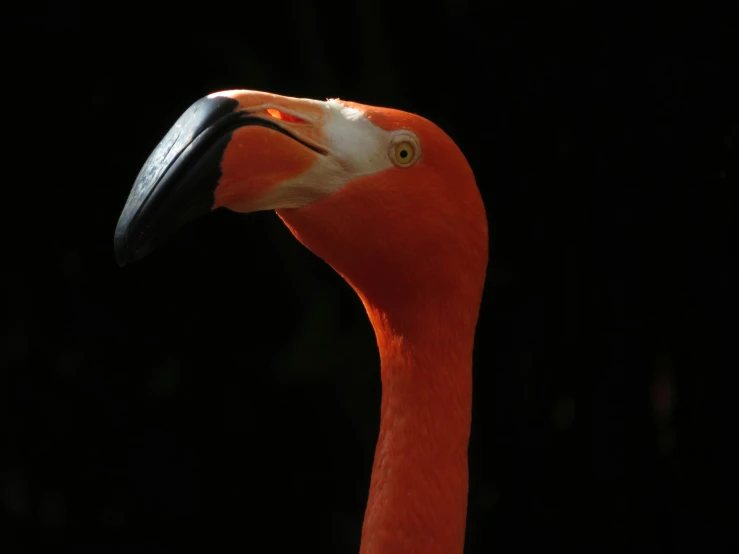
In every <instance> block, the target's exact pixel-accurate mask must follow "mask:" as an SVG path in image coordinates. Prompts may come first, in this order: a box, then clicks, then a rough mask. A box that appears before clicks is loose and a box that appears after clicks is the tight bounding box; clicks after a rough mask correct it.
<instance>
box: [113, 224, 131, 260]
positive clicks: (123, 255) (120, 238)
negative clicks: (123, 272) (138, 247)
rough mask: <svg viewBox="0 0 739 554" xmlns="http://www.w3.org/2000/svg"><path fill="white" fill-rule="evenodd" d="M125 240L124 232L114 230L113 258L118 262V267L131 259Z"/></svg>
mask: <svg viewBox="0 0 739 554" xmlns="http://www.w3.org/2000/svg"><path fill="white" fill-rule="evenodd" d="M127 242H128V241H126V237H125V234H123V233H119V232H116V234H115V238H114V239H113V248H114V249H115V260H116V262H118V267H123V266H125V265H126V264H127V263H128V262H130V261H131V252H130V251H129V248H128V244H127Z"/></svg>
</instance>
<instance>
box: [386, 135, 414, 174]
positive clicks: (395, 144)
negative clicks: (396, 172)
mask: <svg viewBox="0 0 739 554" xmlns="http://www.w3.org/2000/svg"><path fill="white" fill-rule="evenodd" d="M388 156H389V157H390V161H391V162H393V165H395V166H396V167H401V168H404V167H410V166H412V165H413V164H414V163H416V162H417V161H418V158H420V157H421V146H420V144H418V139H417V138H416V137H415V136H413V135H412V134H411V133H408V132H401V133H398V134H397V135H396V136H395V137H393V140H392V142H391V143H390V148H389V150H388Z"/></svg>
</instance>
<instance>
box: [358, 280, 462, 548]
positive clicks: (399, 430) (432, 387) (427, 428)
mask: <svg viewBox="0 0 739 554" xmlns="http://www.w3.org/2000/svg"><path fill="white" fill-rule="evenodd" d="M360 296H361V295H360ZM363 301H364V303H365V306H366V307H367V312H368V314H369V316H370V319H371V321H372V325H373V326H374V328H375V332H376V334H377V341H378V346H379V349H380V357H381V362H382V370H381V371H382V406H381V421H380V435H379V439H378V442H377V449H376V452H375V460H374V467H373V471H372V480H371V485H370V494H369V502H368V504H367V511H366V513H365V517H364V526H363V529H362V545H361V548H360V554H462V551H463V549H464V533H465V519H466V511H467V475H468V473H467V447H468V442H469V434H470V421H471V409H472V345H473V340H474V326H475V322H474V321H471V322H470V321H469V320H467V321H465V319H466V318H463V317H460V318H454V316H453V315H452V314H444V315H447V316H448V317H445V318H438V317H437V319H436V321H442V322H443V323H441V324H439V325H434V324H432V323H431V322H432V321H433V319H430V318H429V317H428V316H429V315H430V314H418V313H416V314H414V316H413V317H411V318H410V319H409V318H408V317H407V314H405V315H406V317H404V318H403V317H400V318H396V317H394V315H393V314H388V313H387V312H383V311H382V310H381V309H378V308H376V307H374V306H372V305H371V304H369V302H368V301H367V300H366V299H365V298H363ZM455 319H458V320H455ZM467 319H468V318H467ZM475 319H476V318H475ZM470 324H471V325H470Z"/></svg>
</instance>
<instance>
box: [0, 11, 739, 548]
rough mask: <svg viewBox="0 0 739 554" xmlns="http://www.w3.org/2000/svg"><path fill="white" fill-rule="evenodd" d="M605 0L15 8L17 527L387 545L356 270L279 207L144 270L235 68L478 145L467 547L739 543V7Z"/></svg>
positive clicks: (9, 93)
mask: <svg viewBox="0 0 739 554" xmlns="http://www.w3.org/2000/svg"><path fill="white" fill-rule="evenodd" d="M727 5H728V3H727ZM598 6H599V7H598V8H597V9H594V8H593V5H591V4H589V3H584V2H577V1H569V2H566V1H560V2H549V3H546V5H545V3H533V2H506V1H498V2H489V3H482V2H472V1H459V0H454V1H452V0H448V1H446V2H441V1H437V2H426V3H424V2H402V1H397V0H396V1H394V2H390V1H387V0H378V1H374V0H364V1H358V2H345V3H340V4H331V3H327V2H326V3H318V2H308V1H306V2H301V1H299V0H294V1H292V2H289V1H288V2H279V1H274V2H268V3H250V2H249V1H247V0H245V1H244V2H242V3H238V4H237V3H232V4H228V3H224V2H220V1H217V0H213V1H211V2H207V3H201V4H199V5H192V6H188V5H187V3H186V2H181V3H178V4H172V5H164V4H156V3H148V4H141V5H138V4H131V3H115V4H112V3H95V4H93V3H90V4H87V3H82V2H79V1H64V2H54V3H47V4H44V3H24V4H22V5H15V4H11V5H8V6H6V7H4V8H3V11H4V16H3V18H2V25H3V41H4V43H5V46H4V55H3V58H4V60H5V61H4V62H3V64H4V75H5V77H4V79H3V82H4V86H3V89H4V90H3V96H4V97H5V101H4V108H3V109H4V112H5V114H4V115H5V117H4V120H5V121H4V131H5V132H4V143H5V146H4V147H3V162H2V164H3V168H4V170H5V174H4V178H3V185H2V186H3V191H2V207H3V217H2V226H3V231H2V237H3V239H2V240H3V262H2V273H0V276H1V277H0V278H1V279H2V283H3V286H2V290H3V293H4V294H3V297H4V306H3V309H2V316H1V317H2V335H1V336H0V340H1V341H2V342H1V343H0V344H1V346H0V363H1V364H2V374H1V375H2V380H3V383H4V385H3V400H2V424H1V425H2V427H0V428H1V429H2V430H3V433H4V435H3V437H4V438H3V443H2V444H3V446H2V455H1V456H0V470H1V473H0V493H1V495H0V500H2V504H1V508H2V511H1V512H0V513H1V514H2V520H3V527H4V528H5V529H6V530H7V531H3V532H2V534H0V550H2V552H3V553H8V554H11V553H13V554H14V553H16V552H85V553H86V552H90V553H92V552H94V553H100V552H105V553H108V552H115V553H128V552H131V553H133V552H136V553H149V552H152V553H154V552H156V553H168V552H181V551H183V549H185V548H190V547H194V548H198V549H199V550H205V549H208V551H210V550H211V549H212V550H224V549H228V550H231V549H233V550H234V551H236V550H238V551H246V552H251V551H254V552H267V551H270V552H287V553H301V552H306V553H308V552H321V553H332V552H337V553H347V552H356V551H357V549H358V546H359V536H360V530H361V522H362V516H363V511H364V505H365V502H366V495H367V488H368V483H369V474H370V469H371V463H372V456H373V452H374V442H375V438H376V434H377V427H378V424H379V412H378V406H379V398H380V383H379V372H378V356H377V353H376V347H375V343H374V337H373V334H372V330H371V327H370V325H369V323H368V322H367V320H366V316H365V314H364V313H363V309H362V306H361V304H360V302H359V300H358V299H357V298H355V296H354V294H353V292H352V291H351V290H350V288H349V287H348V286H347V285H346V284H345V283H343V281H342V280H341V279H340V278H339V277H338V276H337V275H335V274H334V273H333V272H332V270H331V269H330V268H329V267H327V266H326V265H325V264H324V263H323V262H321V261H320V260H319V259H317V258H316V257H314V256H313V255H312V254H311V253H310V252H308V251H307V250H305V249H304V248H303V247H302V246H301V245H300V244H298V243H297V242H296V241H295V240H294V239H293V238H292V236H290V234H289V232H288V231H287V230H286V229H285V228H284V227H283V226H282V224H281V222H280V221H279V220H278V219H277V217H276V216H275V215H274V214H272V213H259V214H252V215H249V216H239V215H236V214H233V213H228V212H217V213H215V214H213V215H212V216H209V217H208V218H204V219H202V220H199V221H197V222H194V223H193V224H191V225H189V226H187V227H186V228H185V229H183V230H182V232H181V233H180V234H179V236H178V237H177V238H176V239H175V240H173V241H172V242H170V243H169V244H168V245H167V246H166V247H164V248H162V249H161V250H159V251H157V252H155V253H154V254H153V255H152V256H151V257H150V258H147V259H146V260H145V261H144V262H142V263H139V264H134V265H131V266H127V267H125V268H124V269H120V268H118V267H117V265H116V263H115V258H114V254H113V247H112V246H113V242H112V239H113V230H114V228H115V225H116V222H117V219H118V216H119V214H120V211H121V209H122V207H123V204H124V202H125V199H126V197H127V195H128V192H129V190H130V187H131V185H132V184H133V180H134V178H135V176H136V174H137V172H138V169H139V168H140V166H141V164H142V163H143V162H144V160H145V159H146V157H147V155H148V154H149V152H150V151H151V150H152V149H153V148H154V146H155V145H156V144H157V143H158V141H159V140H160V138H161V137H162V136H163V135H164V133H165V132H166V131H167V130H168V129H169V127H170V126H171V125H172V123H173V122H174V121H175V120H176V118H177V117H178V116H179V114H180V113H181V112H182V111H184V110H185V109H186V108H187V107H188V106H189V105H190V104H191V103H192V102H193V101H195V100H196V99H198V98H200V97H201V96H204V95H205V94H208V93H209V92H212V91H216V90H223V89H230V88H249V89H256V90H266V91H270V92H275V93H278V94H285V95H289V96H304V97H312V98H319V99H323V98H327V97H340V98H343V99H347V100H355V101H358V102H362V103H365V104H374V105H381V106H392V107H396V108H400V109H404V110H407V111H412V112H416V113H420V114H422V115H424V116H426V117H428V118H429V119H431V120H433V121H435V122H436V123H437V124H439V125H440V126H441V127H442V128H444V129H445V130H446V131H447V132H448V133H449V134H450V135H451V136H452V138H453V139H454V140H455V141H456V142H457V143H458V144H459V145H460V147H461V148H462V150H463V151H464V152H465V154H466V155H467V157H468V160H469V161H470V164H471V166H472V167H473V169H474V171H475V174H476V176H477V180H478V184H479V186H480V189H481V191H482V194H483V197H484V200H485V203H486V206H487V211H488V219H489V225H490V237H491V249H490V267H489V271H488V281H487V285H486V293H485V297H484V301H483V305H482V309H481V320H480V325H479V329H478V336H477V348H476V364H475V398H474V424H473V432H472V440H471V445H470V467H471V485H470V499H469V515H468V532H467V545H466V552H468V553H470V554H472V553H483V552H528V551H532V549H534V548H536V549H537V550H539V549H542V548H545V549H546V550H547V551H556V552H569V551H572V550H588V551H593V552H603V551H615V552H626V551H635V552H642V551H643V552H673V551H683V550H684V551H710V552H717V551H729V550H730V549H731V546H732V544H733V547H736V546H737V539H736V538H735V537H734V536H733V535H732V533H731V531H732V530H733V529H735V528H736V525H737V521H738V520H737V516H739V510H738V509H737V502H736V498H737V494H736V493H737V488H736V482H735V479H734V473H735V466H734V464H735V463H736V456H735V454H734V449H735V447H736V442H737V441H736V430H735V421H736V417H735V415H734V412H735V410H734V407H733V403H734V399H735V397H736V393H735V387H734V386H733V383H734V377H733V376H734V374H735V372H736V369H737V367H739V364H737V355H736V341H737V335H736V324H735V321H736V317H737V315H736V314H737V312H736V292H735V290H736V278H737V272H736V247H735V244H734V242H735V239H734V238H733V234H734V233H736V226H737V225H736V204H737V154H738V152H739V117H738V116H737V106H738V105H739V102H738V101H737V98H738V97H737V86H736V85H735V82H736V81H737V62H738V61H739V55H738V53H739V45H738V42H739V41H737V40H736V37H735V34H736V30H737V27H738V25H739V14H738V10H737V9H735V7H736V6H735V4H734V8H723V9H722V11H721V12H719V11H715V12H713V13H709V11H708V9H707V8H705V7H704V8H701V9H699V10H698V9H690V8H688V7H686V8H679V7H676V6H667V5H665V6H663V7H660V8H657V7H656V5H654V4H653V5H652V6H653V7H652V8H650V9H649V10H648V9H646V8H644V7H640V8H638V9H637V8H636V7H629V6H627V5H625V4H616V3H614V4H613V5H609V4H603V3H599V4H598ZM735 551H736V550H735Z"/></svg>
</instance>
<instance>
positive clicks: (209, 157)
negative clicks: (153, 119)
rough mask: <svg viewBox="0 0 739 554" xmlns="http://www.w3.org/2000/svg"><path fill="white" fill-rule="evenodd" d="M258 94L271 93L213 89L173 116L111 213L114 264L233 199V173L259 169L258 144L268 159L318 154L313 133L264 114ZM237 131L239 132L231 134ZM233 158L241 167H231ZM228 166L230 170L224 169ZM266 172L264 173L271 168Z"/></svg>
mask: <svg viewBox="0 0 739 554" xmlns="http://www.w3.org/2000/svg"><path fill="white" fill-rule="evenodd" d="M265 98H266V99H267V100H270V99H274V98H277V97H276V96H273V95H266V94H264V93H251V91H243V92H242V94H241V95H240V96H238V95H229V94H226V93H217V94H212V95H210V96H207V97H205V98H201V99H200V100H198V101H197V102H195V103H194V104H193V105H192V106H190V107H189V108H188V109H187V110H186V111H185V112H184V113H183V114H182V116H180V118H179V119H178V120H177V122H176V123H175V124H174V126H173V127H172V128H171V129H170V130H169V132H168V133H167V134H166V135H165V137H164V138H163V139H162V141H161V142H160V143H159V145H158V146H157V147H156V148H155V149H154V151H153V152H152V153H151V155H150V156H149V158H148V159H147V160H146V162H145V163H144V166H143V167H142V168H141V171H140V172H139V174H138V177H137V178H136V181H135V183H134V185H133V188H132V190H131V193H130V195H129V197H128V200H127V201H126V204H125V206H124V208H123V212H122V213H121V216H120V219H119V220H118V225H117V227H116V230H115V238H114V247H115V254H116V259H117V261H118V264H119V265H120V266H124V265H125V264H127V263H128V262H132V261H138V260H141V259H142V258H143V257H144V256H146V255H147V254H148V253H150V252H151V251H152V250H154V249H155V248H156V247H157V246H159V245H161V244H162V243H163V242H165V241H166V240H167V239H169V238H170V237H171V236H172V235H173V234H174V233H175V232H176V231H177V230H178V229H179V228H180V227H181V226H182V225H184V224H185V223H187V222H189V221H191V220H193V219H195V218H198V217H200V216H201V215H205V214H207V213H209V212H210V211H212V210H213V209H215V208H217V207H220V206H224V207H232V205H229V203H228V201H227V200H228V199H229V198H232V197H233V193H234V188H235V187H234V186H233V181H235V180H236V179H235V178H234V177H236V176H237V175H235V173H239V175H238V177H239V178H241V177H243V176H242V175H240V174H241V173H245V174H246V176H247V177H248V178H250V179H251V180H252V181H254V180H255V179H254V178H253V175H252V173H254V172H255V171H256V172H264V171H265V168H264V160H265V152H264V151H263V150H264V149H265V148H269V151H268V152H267V155H268V157H269V160H268V162H269V163H271V164H272V165H273V166H279V167H285V166H286V165H287V166H289V165H290V163H293V164H295V163H296V162H293V161H292V160H296V159H298V158H299V157H300V156H303V157H304V158H305V159H306V160H307V161H306V164H304V166H306V167H307V164H309V163H311V162H312V158H311V159H308V158H306V156H318V155H321V154H325V152H324V151H322V149H321V147H320V145H319V144H318V143H316V142H315V141H312V140H310V139H308V138H303V137H301V135H300V134H299V133H296V132H294V131H291V130H290V129H289V126H288V125H286V124H284V123H285V122H283V121H279V119H278V120H275V118H271V117H268V116H266V115H265V113H266V112H269V111H270V110H269V109H267V110H266V111H265V109H263V107H264V101H265ZM294 100H297V99H294ZM255 103H256V104H259V105H257V106H256V107H255V106H254V105H255ZM245 104H246V105H245ZM297 105H298V108H301V107H302V105H300V104H297ZM254 107H255V109H252V108H254ZM260 108H261V109H260ZM301 122H303V123H305V122H304V121H302V120H301ZM255 126H256V127H261V128H267V129H270V130H273V131H278V133H271V132H269V133H268V134H265V133H264V129H262V131H261V133H262V134H259V135H258V134H257V133H259V131H257V130H256V129H255ZM245 128H247V129H245ZM248 128H250V129H251V131H249V129H248ZM249 133H251V134H249ZM237 136H238V137H239V139H238V140H232V139H234V137H237ZM235 143H238V144H235ZM237 147H238V149H239V150H237ZM260 149H262V150H260ZM249 150H251V152H249ZM237 154H238V157H237ZM229 156H230V158H229ZM232 160H237V161H238V164H240V165H241V166H243V167H238V168H237V169H236V170H234V169H233V167H234V163H233V161H232ZM260 164H261V165H260ZM247 166H249V167H247ZM255 166H258V167H255ZM268 169H270V170H271V168H268ZM293 169H295V171H298V169H300V170H302V169H304V167H303V168H298V167H295V168H293ZM229 171H230V172H231V175H224V173H228V172H229ZM267 174H268V177H271V176H272V175H273V174H274V172H272V173H270V171H267ZM259 178H260V176H259V175H257V178H256V180H258V179H259ZM242 180H243V179H242ZM262 180H263V181H264V179H262ZM224 183H225V184H224ZM272 184H274V183H271V182H268V183H266V184H265V186H264V187H262V188H263V189H265V190H266V188H267V185H270V186H271V185H272ZM220 185H223V186H221V187H220V189H219V186H220ZM265 190H259V191H257V192H258V193H259V194H262V193H263V192H264V191H265ZM237 192H239V191H238V190H237ZM242 196H243V194H242ZM224 198H225V199H226V200H224ZM255 209H257V208H255ZM239 211H248V210H246V209H240V210H239Z"/></svg>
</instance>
